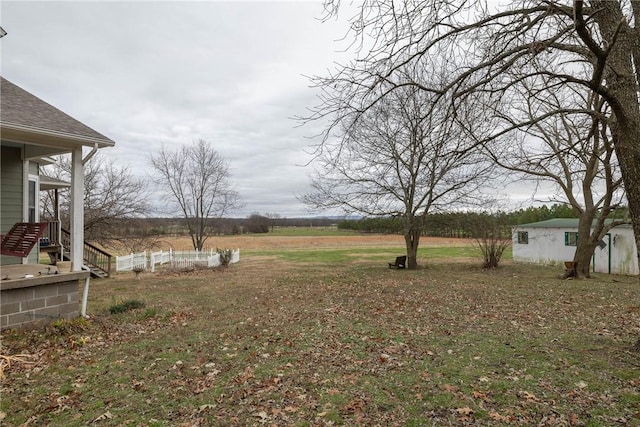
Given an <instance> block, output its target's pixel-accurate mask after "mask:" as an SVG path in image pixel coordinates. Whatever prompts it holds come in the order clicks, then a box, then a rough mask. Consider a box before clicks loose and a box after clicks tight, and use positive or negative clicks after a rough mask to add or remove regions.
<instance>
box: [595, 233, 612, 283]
mask: <svg viewBox="0 0 640 427" xmlns="http://www.w3.org/2000/svg"><path fill="white" fill-rule="evenodd" d="M591 265H592V269H593V271H594V272H596V273H607V274H611V234H609V233H607V234H606V235H605V236H604V237H603V238H602V240H601V241H600V246H596V250H595V252H594V253H593V261H592V262H591Z"/></svg>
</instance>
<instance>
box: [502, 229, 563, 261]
mask: <svg viewBox="0 0 640 427" xmlns="http://www.w3.org/2000/svg"><path fill="white" fill-rule="evenodd" d="M518 231H526V232H527V233H528V234H529V243H528V244H522V243H518ZM567 231H576V230H573V229H569V228H521V227H515V228H514V232H513V260H514V261H516V262H530V263H536V264H562V263H564V262H565V261H572V260H573V255H574V254H575V252H576V247H575V246H565V244H564V233H565V232H567Z"/></svg>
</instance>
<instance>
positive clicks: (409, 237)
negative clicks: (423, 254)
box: [404, 228, 422, 270]
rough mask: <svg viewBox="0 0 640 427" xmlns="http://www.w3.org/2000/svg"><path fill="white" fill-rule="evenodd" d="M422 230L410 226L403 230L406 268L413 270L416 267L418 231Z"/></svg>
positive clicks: (418, 241)
mask: <svg viewBox="0 0 640 427" xmlns="http://www.w3.org/2000/svg"><path fill="white" fill-rule="evenodd" d="M421 232H422V230H420V229H415V228H412V229H410V230H408V231H406V232H405V235H404V241H405V244H406V246H407V268H408V269H409V270H415V269H417V268H418V244H419V243H420V233H421Z"/></svg>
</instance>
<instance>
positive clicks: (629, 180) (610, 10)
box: [576, 1, 640, 265]
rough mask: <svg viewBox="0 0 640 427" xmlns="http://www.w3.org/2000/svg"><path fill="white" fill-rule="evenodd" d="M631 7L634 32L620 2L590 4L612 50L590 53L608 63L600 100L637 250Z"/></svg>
mask: <svg viewBox="0 0 640 427" xmlns="http://www.w3.org/2000/svg"><path fill="white" fill-rule="evenodd" d="M576 3H582V2H576ZM632 3H633V5H632V8H633V13H634V18H635V27H634V28H631V27H629V26H628V24H627V23H626V20H625V18H624V14H623V13H622V9H621V5H620V2H613V1H594V2H593V5H594V6H595V7H597V8H599V9H601V10H602V12H601V13H596V14H594V16H593V17H594V19H595V21H596V22H597V23H598V26H599V28H600V31H601V33H602V35H603V37H604V39H605V40H606V41H607V43H608V44H609V45H610V46H612V49H611V51H610V52H607V51H606V50H602V51H600V52H598V51H597V50H595V51H594V49H592V47H590V49H591V50H592V51H594V53H596V56H597V59H598V61H599V63H600V64H603V63H604V61H603V59H604V60H606V62H607V67H606V68H604V67H603V69H602V72H603V76H604V78H605V79H606V82H607V86H608V88H607V89H608V90H607V92H606V93H603V96H604V97H605V98H606V99H607V101H608V102H609V104H610V105H611V109H612V111H613V113H614V116H615V117H614V122H613V123H612V126H611V129H612V133H613V136H614V145H615V149H616V155H617V157H618V162H619V164H620V172H621V174H622V179H623V181H624V184H625V190H626V194H627V200H628V202H629V213H630V215H631V222H632V224H633V232H634V234H635V240H636V246H637V247H638V248H640V101H639V100H638V93H639V92H640V87H639V86H640V81H639V80H640V71H639V70H640V63H636V64H635V68H634V60H638V59H640V38H639V37H638V35H639V34H640V30H639V28H640V25H638V20H639V19H640V16H638V14H639V13H640V6H639V5H638V3H637V2H632ZM583 38H585V37H584V36H583ZM607 55H608V57H607ZM598 84H599V82H598ZM594 89H595V88H594ZM638 265H640V251H638Z"/></svg>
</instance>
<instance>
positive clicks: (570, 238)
mask: <svg viewBox="0 0 640 427" xmlns="http://www.w3.org/2000/svg"><path fill="white" fill-rule="evenodd" d="M564 245H565V246H578V232H577V231H565V233H564Z"/></svg>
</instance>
